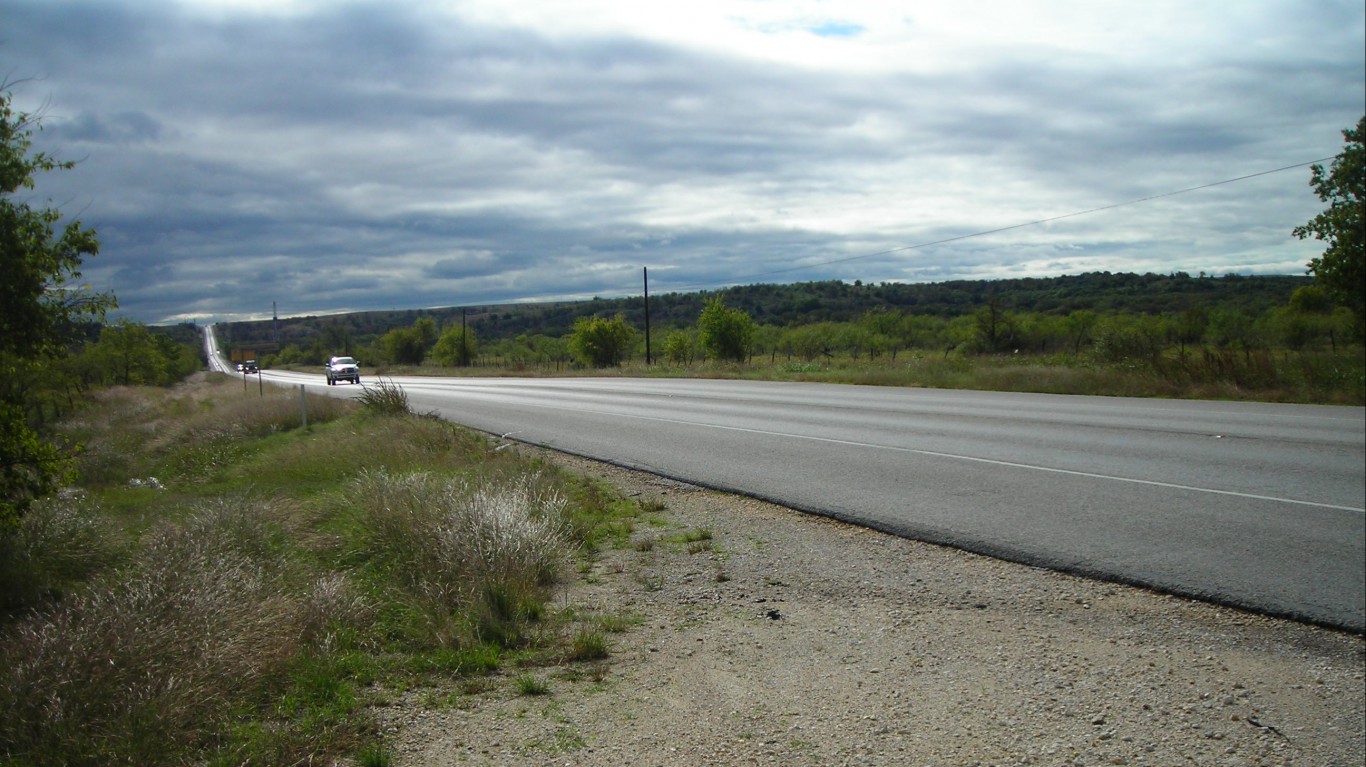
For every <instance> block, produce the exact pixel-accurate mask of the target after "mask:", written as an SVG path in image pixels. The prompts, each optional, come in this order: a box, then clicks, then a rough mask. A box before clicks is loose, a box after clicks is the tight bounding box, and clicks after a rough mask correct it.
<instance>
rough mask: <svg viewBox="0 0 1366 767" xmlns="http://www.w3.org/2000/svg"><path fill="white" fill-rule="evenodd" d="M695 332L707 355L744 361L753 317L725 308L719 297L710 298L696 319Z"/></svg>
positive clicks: (739, 310)
mask: <svg viewBox="0 0 1366 767" xmlns="http://www.w3.org/2000/svg"><path fill="white" fill-rule="evenodd" d="M697 332H698V340H699V342H700V343H701V344H702V349H703V350H704V351H706V353H707V356H709V357H711V358H712V359H715V360H726V361H729V362H744V361H745V359H746V358H747V357H748V356H749V348H750V343H751V342H752V341H753V338H754V320H752V319H750V316H749V314H747V313H745V312H744V311H743V310H741V309H728V308H726V305H725V304H724V303H722V302H721V299H720V298H713V299H712V300H710V301H708V302H707V306H706V308H705V309H703V310H702V316H701V317H699V318H698V320H697Z"/></svg>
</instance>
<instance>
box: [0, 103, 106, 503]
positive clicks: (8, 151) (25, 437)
mask: <svg viewBox="0 0 1366 767" xmlns="http://www.w3.org/2000/svg"><path fill="white" fill-rule="evenodd" d="M3 88H4V85H3V84H0V89H3ZM36 126H37V123H36V121H35V120H34V119H33V118H32V117H30V116H29V115H27V114H24V113H22V112H15V111H14V110H13V108H12V107H11V95H10V93H9V92H8V91H3V92H0V274H3V275H4V279H2V280H0V374H3V375H6V378H7V379H8V378H9V374H12V373H14V372H15V371H17V370H20V369H30V368H33V367H35V366H36V367H41V366H43V365H50V364H52V360H53V359H54V358H56V357H59V356H61V355H62V354H63V353H64V352H65V350H66V346H67V343H68V342H69V341H70V340H71V338H72V337H73V335H74V331H75V330H76V327H77V325H78V324H79V323H80V322H82V321H86V320H92V319H95V320H98V319H101V318H103V316H104V313H105V312H106V311H107V310H108V309H110V308H112V307H113V306H114V305H115V302H114V297H113V295H111V294H108V293H103V294H100V293H92V292H90V291H89V290H88V289H87V288H86V287H84V286H79V285H77V281H78V280H79V279H80V276H81V272H80V265H81V262H82V260H83V259H84V258H86V257H87V256H93V255H95V254H96V253H98V252H99V241H98V240H97V239H96V237H95V232H94V230H93V229H88V228H86V227H83V226H82V225H81V224H80V222H79V221H72V222H70V223H68V224H66V226H64V227H62V228H61V229H60V232H59V231H58V225H59V223H60V221H61V218H62V216H61V213H60V212H59V211H58V210H56V209H53V208H34V207H32V206H31V205H30V204H29V203H28V202H26V201H24V200H21V199H16V198H15V196H14V195H15V193H16V192H18V191H19V190H21V189H32V188H33V187H34V177H35V176H36V175H37V174H38V173H42V172H46V171H52V170H65V169H69V168H71V167H73V164H72V163H69V162H57V161H56V160H54V159H52V158H51V157H49V156H48V155H46V154H43V153H41V152H39V153H35V154H31V153H30V152H29V150H30V148H31V146H32V141H31V138H30V137H31V136H32V133H33V131H34V130H35V129H36ZM73 286H74V287H73ZM33 396H34V395H33V394H32V393H31V391H30V390H29V389H28V387H24V386H16V385H13V384H9V383H8V382H7V385H5V386H3V387H0V519H8V518H17V517H18V516H19V515H21V514H23V512H24V510H25V509H26V508H27V507H28V505H29V504H30V503H31V502H32V501H33V500H34V499H35V498H37V497H38V496H41V495H43V494H45V493H48V492H51V491H52V490H53V489H55V488H56V487H57V485H58V483H59V482H61V481H62V480H63V479H64V478H65V466H66V464H65V461H64V460H63V458H62V455H61V451H59V450H58V449H57V448H56V447H55V446H53V445H51V444H48V443H46V442H45V441H43V440H42V439H41V438H40V437H39V436H38V434H37V433H35V432H34V431H33V429H32V428H31V427H30V426H29V423H28V417H29V411H30V410H31V409H32V404H33V403H32V402H30V401H29V399H30V398H31V397H33Z"/></svg>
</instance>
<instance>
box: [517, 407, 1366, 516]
mask: <svg viewBox="0 0 1366 767" xmlns="http://www.w3.org/2000/svg"><path fill="white" fill-rule="evenodd" d="M534 406H535V407H539V408H545V409H547V410H566V411H569V412H573V413H593V414H596V415H606V416H614V417H617V418H635V419H638V420H642V421H658V422H660V423H672V424H678V425H682V426H701V427H704V428H709V429H722V430H725V431H738V432H744V433H747V434H762V435H765V436H769V437H787V438H790V439H804V440H808V441H811V442H828V443H831V444H836V445H849V446H851V447H865V448H871V449H874V450H891V451H895V452H899V453H914V454H916V455H926V456H931V457H934V458H949V459H953V460H958V461H972V462H974V463H986V464H991V465H993V466H1006V467H1009V468H1012V469H1027V470H1030V471H1044V472H1050V473H1053V474H1067V475H1071V476H1074V477H1087V478H1089V479H1103V480H1109V481H1111V482H1128V483H1131V484H1135V485H1149V486H1152V487H1164V488H1167V489H1170V490H1188V491H1190V492H1194V493H1210V494H1213V495H1228V496H1233V497H1235V498H1247V499H1249V500H1255V501H1272V502H1275V503H1291V504H1296V505H1299V506H1312V507H1315V508H1319V509H1333V510H1335V511H1353V512H1356V513H1358V514H1363V513H1366V509H1363V508H1357V507H1355V506H1339V505H1336V504H1332V503H1318V502H1316V501H1302V500H1299V499H1296V498H1278V497H1276V496H1272V495H1255V494H1253V493H1239V492H1237V491H1234V490H1217V489H1214V488H1209V487H1195V486H1193V485H1178V484H1175V483H1172V482H1158V481H1156V480H1152V479H1135V478H1133V477H1118V476H1114V475H1111V474H1096V473H1093V472H1089V471H1076V470H1073V469H1059V468H1055V467H1052V466H1036V465H1033V464H1028V463H1015V462H1013V461H1001V460H997V459H995V458H978V457H976V456H971V455H958V454H956V453H941V452H938V451H935V450H922V449H920V448H913V447H897V446H895V445H878V444H873V443H871V442H855V441H853V440H847V439H833V438H831V437H814V436H811V435H809V434H792V433H789V432H781V431H769V430H766V429H749V428H745V427H742V426H724V425H721V424H711V423H698V422H697V421H683V420H679V419H676V418H661V417H659V416H650V415H631V414H627V413H613V412H606V411H601V410H586V409H583V408H573V407H563V406H559V405H546V404H543V403H535V404H534Z"/></svg>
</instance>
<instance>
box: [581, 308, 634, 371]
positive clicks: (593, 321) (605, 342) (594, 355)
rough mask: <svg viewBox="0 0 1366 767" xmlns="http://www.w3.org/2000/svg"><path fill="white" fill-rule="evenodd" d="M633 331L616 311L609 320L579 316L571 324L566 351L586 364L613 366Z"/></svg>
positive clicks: (630, 338) (617, 363)
mask: <svg viewBox="0 0 1366 767" xmlns="http://www.w3.org/2000/svg"><path fill="white" fill-rule="evenodd" d="M635 337H636V330H635V328H633V327H631V326H630V325H628V324H626V319H625V318H624V317H622V316H621V315H620V314H618V315H617V316H615V317H613V318H612V319H610V320H609V319H605V318H603V317H582V318H580V319H579V320H578V321H577V322H575V323H574V333H573V335H572V336H570V338H569V351H570V353H571V354H573V355H574V357H575V358H576V359H578V360H579V362H581V363H583V364H584V365H587V366H588V367H597V368H604V367H615V366H617V365H620V364H621V361H622V360H623V359H625V358H626V353H627V352H628V351H630V348H631V342H632V341H634V340H635Z"/></svg>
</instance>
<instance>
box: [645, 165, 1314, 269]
mask: <svg viewBox="0 0 1366 767" xmlns="http://www.w3.org/2000/svg"><path fill="white" fill-rule="evenodd" d="M1332 159H1333V158H1332V157H1320V158H1319V159H1317V160H1308V161H1306V162H1298V163H1295V164H1294V165H1286V166H1284V167H1281V168H1273V169H1271V170H1263V171H1258V172H1256V173H1249V174H1247V175H1244V176H1237V177H1235V178H1226V179H1223V180H1222V181H1211V182H1209V183H1207V184H1200V185H1198V186H1191V187H1186V188H1185V189H1177V190H1176V191H1174V192H1163V193H1161V194H1152V195H1148V196H1147V197H1139V198H1136V199H1133V200H1125V201H1124V202H1116V203H1111V204H1109V205H1101V206H1100V207H1096V208H1087V209H1086V210H1078V211H1074V212H1072V213H1064V214H1062V215H1058V216H1050V217H1048V218H1040V219H1037V220H1034V221H1026V222H1024V223H1020V224H1011V225H1010V226H1002V227H998V228H996V229H985V230H982V231H978V232H971V233H969V234H960V235H955V236H953V237H945V238H943V239H939V240H932V241H929V242H919V243H916V244H914V245H902V246H899V247H895V248H889V249H887V250H879V251H877V252H875V253H863V254H860V255H857V256H846V257H844V258H834V259H830V260H827V261H819V262H817V263H812V264H802V265H800V266H789V267H785V268H783V269H773V270H770V271H766V272H758V273H756V274H750V275H746V276H743V277H739V278H736V279H735V280H733V281H731V282H729V283H728V284H731V285H738V284H743V283H745V282H747V281H749V280H754V279H758V278H761V277H771V276H773V275H775V274H786V273H788V272H796V271H802V270H804V269H816V268H819V267H822V266H831V265H833V264H845V263H849V262H850V261H859V260H862V259H865V258H876V257H878V256H886V255H890V254H892V253H901V252H904V251H908V250H917V249H919V248H929V247H933V246H935V245H945V244H947V243H950V242H959V241H961V240H969V239H972V238H974V237H986V236H987V235H991V234H1000V233H1001V232H1009V231H1011V230H1013V229H1023V228H1025V227H1030V226H1038V225H1040V224H1048V223H1052V222H1054V221H1062V220H1063V219H1068V218H1076V217H1078V216H1085V215H1089V214H1091V213H1100V212H1101V211H1106V210H1114V209H1115V208H1123V207H1126V206H1129V205H1137V204H1139V203H1144V202H1151V201H1152V200H1160V199H1163V198H1164V197H1175V196H1177V195H1180V194H1188V193H1190V192H1198V191H1200V190H1201V189H1209V188H1211V187H1216V186H1223V185H1225V184H1233V183H1236V182H1238V181H1246V180H1248V179H1251V178H1257V177H1259V176H1270V175H1272V174H1275V173H1283V172H1285V171H1288V170H1294V169H1296V168H1304V167H1306V166H1309V165H1315V164H1318V163H1321V162H1327V161H1329V160H1332ZM708 284H712V283H694V284H691V285H680V286H677V287H672V288H671V289H672V290H690V289H699V288H703V287H705V286H706V285H708Z"/></svg>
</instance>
